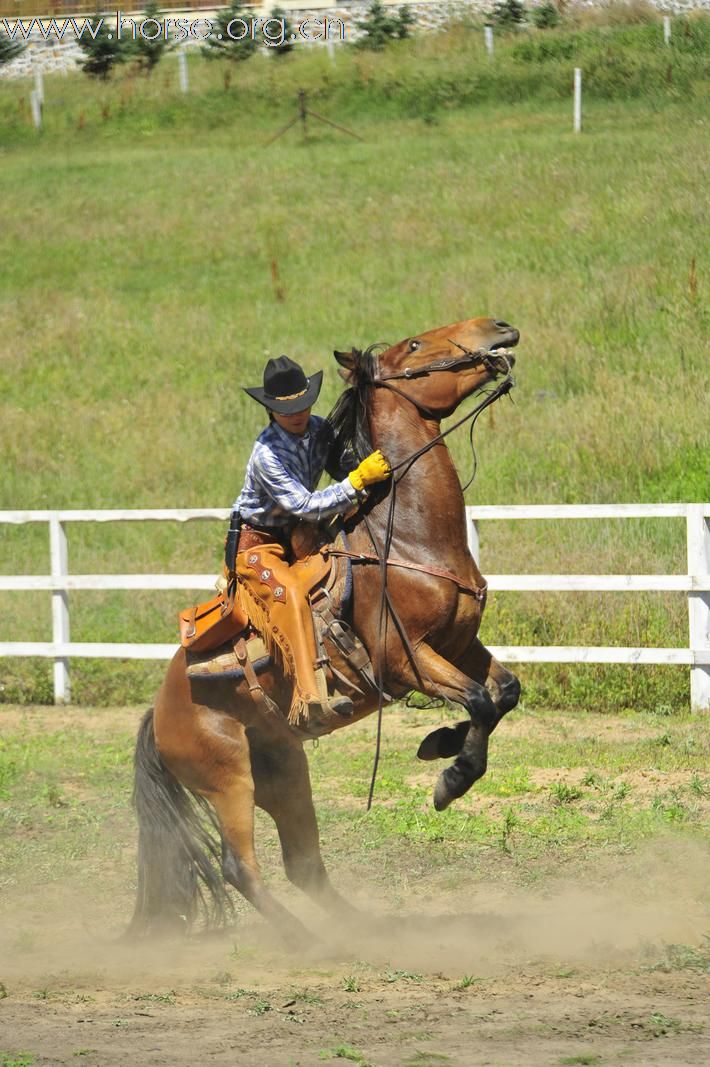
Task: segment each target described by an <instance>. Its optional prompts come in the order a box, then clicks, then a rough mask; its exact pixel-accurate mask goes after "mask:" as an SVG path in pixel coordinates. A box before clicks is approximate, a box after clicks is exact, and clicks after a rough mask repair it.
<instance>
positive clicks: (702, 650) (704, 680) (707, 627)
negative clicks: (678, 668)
mask: <svg viewBox="0 0 710 1067" xmlns="http://www.w3.org/2000/svg"><path fill="white" fill-rule="evenodd" d="M706 511H707V505H705V504H689V505H688V520H687V522H688V574H689V575H691V576H692V577H701V576H702V577H704V578H705V579H707V576H708V574H710V516H706V515H705V512H706ZM688 624H689V626H688V629H689V637H690V647H691V649H692V650H694V652H695V663H694V665H693V666H692V667H691V668H690V707H691V710H692V711H710V592H708V591H707V590H706V591H705V592H700V591H697V592H693V591H692V590H691V592H689V593H688Z"/></svg>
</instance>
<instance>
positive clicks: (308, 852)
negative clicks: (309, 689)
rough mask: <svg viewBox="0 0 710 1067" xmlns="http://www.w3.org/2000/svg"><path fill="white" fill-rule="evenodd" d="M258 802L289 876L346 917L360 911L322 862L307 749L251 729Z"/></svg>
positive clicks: (326, 906) (320, 902)
mask: <svg viewBox="0 0 710 1067" xmlns="http://www.w3.org/2000/svg"><path fill="white" fill-rule="evenodd" d="M249 743H250V747H251V767H252V774H253V777H254V784H255V801H256V804H257V805H258V806H259V807H260V808H263V810H264V811H266V812H268V814H269V815H270V816H271V818H272V819H273V820H274V822H275V823H276V829H277V831H278V834H279V840H280V842H281V852H282V855H283V862H284V868H285V870H286V876H287V877H288V879H289V881H291V882H292V883H293V884H294V885H295V886H297V887H298V888H299V889H301V890H302V891H303V892H304V893H306V894H308V896H310V897H311V898H312V899H313V900H315V901H316V903H318V904H319V905H320V906H321V907H323V908H325V909H326V910H328V911H331V912H335V913H337V914H339V915H343V914H344V913H345V912H348V911H349V912H354V911H355V909H354V908H353V907H352V905H351V904H349V903H348V901H347V900H345V898H344V897H342V896H341V895H340V893H338V892H337V890H335V889H334V888H333V886H332V885H331V882H330V879H329V877H328V873H327V871H326V869H325V865H324V863H323V858H322V856H321V851H320V841H319V836H318V823H317V820H316V813H315V809H314V807H313V796H312V793H311V781H310V775H309V771H308V760H307V759H306V754H305V752H304V751H303V745H301V744H300V742H298V741H294V740H292V739H291V738H288V739H284V740H279V741H277V740H275V739H272V738H271V737H268V736H264V735H263V734H261V733H260V732H259V731H257V730H256V729H251V730H249Z"/></svg>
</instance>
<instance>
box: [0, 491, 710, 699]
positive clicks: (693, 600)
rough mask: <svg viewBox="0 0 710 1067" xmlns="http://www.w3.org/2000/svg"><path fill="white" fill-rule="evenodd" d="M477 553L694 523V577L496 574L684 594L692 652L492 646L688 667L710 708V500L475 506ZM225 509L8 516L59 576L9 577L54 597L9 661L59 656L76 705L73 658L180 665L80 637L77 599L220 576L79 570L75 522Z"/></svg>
mask: <svg viewBox="0 0 710 1067" xmlns="http://www.w3.org/2000/svg"><path fill="white" fill-rule="evenodd" d="M466 511H467V518H468V530H469V547H470V548H471V552H472V553H473V555H474V556H475V557H476V558H479V541H478V526H479V523H481V522H487V521H491V520H501V519H521V520H526V519H550V520H560V519H564V520H567V519H610V518H611V519H628V518H654V519H662V518H684V519H685V520H686V530H687V573H685V574H605V575H595V574H564V575H563V574H493V575H489V576H488V583H489V588H490V589H491V590H492V591H503V590H505V591H527V592H530V591H535V592H552V591H560V592H576V591H595V592H640V591H655V592H682V593H685V594H686V596H687V599H688V645H687V646H686V647H684V648H626V647H624V648H622V647H592V646H579V647H576V646H559V645H548V646H542V645H540V646H523V645H514V646H491V651H492V652H493V653H494V655H495V656H496V657H498V658H499V659H501V660H503V661H508V662H511V663H634V664H681V665H684V666H688V667H690V690H691V707H692V708H693V710H695V711H708V710H710V523H709V519H710V503H708V504H588V505H584V504H560V505H554V504H537V505H510V506H508V505H504V506H485V507H468V508H467V509H466ZM228 517H229V511H228V510H226V509H224V508H176V509H166V508H160V509H143V510H103V511H61V510H59V511H0V524H3V523H5V524H11V525H24V524H26V523H37V522H39V523H45V524H46V525H47V526H48V529H49V558H50V574H46V575H0V593H2V592H9V591H37V590H40V591H41V590H44V591H48V592H50V593H51V600H52V637H53V639H52V641H5V642H0V656H40V657H45V658H49V659H53V660H54V697H55V702H56V703H67V702H68V701H69V699H70V693H71V690H70V677H69V661H70V659H72V658H76V657H82V658H83V657H98V658H106V659H116V658H119V659H155V660H161V659H170V658H171V657H172V655H173V654H174V652H175V648H176V646H175V645H174V644H127V643H123V644H120V643H115V644H109V643H98V642H96V643H86V642H72V641H71V640H70V625H69V593H70V592H71V591H75V590H86V589H93V590H97V589H101V590H106V589H163V590H165V589H185V590H193V591H202V590H209V589H212V588H213V586H214V579H215V575H213V574H172V575H169V574H70V573H69V562H68V558H69V557H68V546H67V534H66V526H67V525H68V524H70V523H74V522H99V523H102V522H165V521H171V522H189V521H195V520H197V521H199V520H209V519H212V520H214V519H219V520H226V519H227V518H228Z"/></svg>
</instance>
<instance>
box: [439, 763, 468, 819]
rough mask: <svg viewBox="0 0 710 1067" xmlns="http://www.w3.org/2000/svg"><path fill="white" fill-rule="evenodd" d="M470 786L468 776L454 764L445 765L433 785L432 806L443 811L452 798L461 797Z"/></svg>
mask: <svg viewBox="0 0 710 1067" xmlns="http://www.w3.org/2000/svg"><path fill="white" fill-rule="evenodd" d="M470 786H471V782H470V781H469V780H468V777H467V776H466V775H464V774H462V773H461V771H460V770H459V769H458V767H457V766H456V764H454V765H453V767H447V768H446V770H445V771H442V772H441V774H440V775H439V777H438V778H437V781H436V785H435V786H434V807H435V808H436V810H437V811H443V810H444V809H445V808H448V806H449V804H450V803H451V801H452V800H458V798H459V797H462V796H463V795H464V793H465V792H467V790H468V789H469V788H470Z"/></svg>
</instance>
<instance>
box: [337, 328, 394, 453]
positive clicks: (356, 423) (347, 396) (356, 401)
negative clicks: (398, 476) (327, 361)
mask: <svg viewBox="0 0 710 1067" xmlns="http://www.w3.org/2000/svg"><path fill="white" fill-rule="evenodd" d="M385 347H387V346H386V345H381V344H379V345H378V344H375V345H370V347H369V348H367V349H365V351H364V352H360V351H359V350H358V349H356V348H353V350H352V352H351V353H350V355H351V356H352V358H353V367H352V370H351V375H350V381H351V383H352V384H351V385H350V386H349V387H348V388H347V389H346V390H345V392H344V393H343V394H342V395H341V396H340V397H339V398H338V401H337V403H336V405H335V407H334V408H333V410H332V411H331V412H330V414H329V415H328V421H329V422H330V424H331V426H332V427H333V430H334V432H335V441H336V445H337V448H338V450H339V452H340V454H341V455H343V454H346V453H350V454H352V455H353V456H354V457H355V458H356V459H357V461H358V462H360V461H361V460H363V459H364V458H365V457H366V456H369V454H370V453H371V452H372V451H373V445H372V439H371V437H370V427H369V425H368V421H367V400H368V387H369V383H370V382H371V381H372V379H373V377H374V374H375V368H376V360H377V356H376V349H378V348H385Z"/></svg>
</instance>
